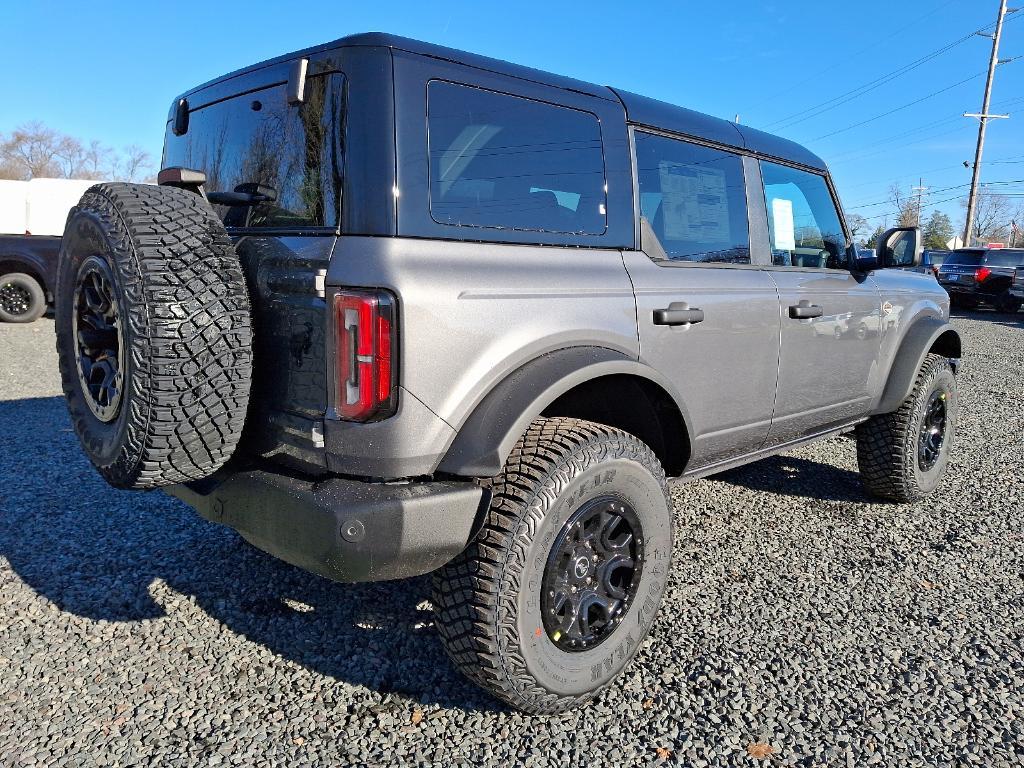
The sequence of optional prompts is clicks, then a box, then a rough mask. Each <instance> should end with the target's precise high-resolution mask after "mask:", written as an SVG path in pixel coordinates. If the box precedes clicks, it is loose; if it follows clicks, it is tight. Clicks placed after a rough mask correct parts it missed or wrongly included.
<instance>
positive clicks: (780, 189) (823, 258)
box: [761, 161, 849, 269]
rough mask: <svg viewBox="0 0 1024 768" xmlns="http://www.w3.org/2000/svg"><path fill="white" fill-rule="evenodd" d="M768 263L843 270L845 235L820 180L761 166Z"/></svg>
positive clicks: (813, 175)
mask: <svg viewBox="0 0 1024 768" xmlns="http://www.w3.org/2000/svg"><path fill="white" fill-rule="evenodd" d="M761 177H762V178H763V180H764V198H765V204H766V206H767V208H768V230H769V234H770V235H771V246H772V263H773V264H775V265H776V266H785V267H816V268H824V269H847V268H848V266H849V259H848V257H847V242H846V234H845V233H844V232H843V226H842V224H841V223H840V220H839V211H838V210H837V209H836V204H835V202H834V201H833V200H832V195H831V194H830V193H829V189H828V184H827V183H826V182H825V178H824V177H823V176H819V175H818V174H816V173H808V172H807V171H801V170H798V169H796V168H790V167H788V166H785V165H778V164H777V163H769V162H763V161H762V163H761Z"/></svg>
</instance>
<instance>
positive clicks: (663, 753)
mask: <svg viewBox="0 0 1024 768" xmlns="http://www.w3.org/2000/svg"><path fill="white" fill-rule="evenodd" d="M654 751H655V753H656V754H657V755H658V757H660V758H661V759H662V760H668V759H669V758H670V757H672V750H671V749H665V747H655V748H654Z"/></svg>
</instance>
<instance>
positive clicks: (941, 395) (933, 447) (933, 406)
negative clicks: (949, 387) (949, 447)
mask: <svg viewBox="0 0 1024 768" xmlns="http://www.w3.org/2000/svg"><path fill="white" fill-rule="evenodd" d="M946 396H947V395H946V392H945V391H944V390H936V391H935V392H932V394H931V396H930V397H929V398H928V405H927V406H925V410H924V419H922V421H921V431H920V434H919V437H918V441H917V464H918V466H919V467H921V469H922V470H923V471H925V472H927V471H928V470H929V469H931V468H932V467H934V466H935V463H936V462H937V461H938V460H939V455H940V454H941V453H942V446H943V444H944V443H945V442H946V427H947V425H948V411H947V409H946Z"/></svg>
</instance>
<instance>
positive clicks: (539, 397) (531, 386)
mask: <svg viewBox="0 0 1024 768" xmlns="http://www.w3.org/2000/svg"><path fill="white" fill-rule="evenodd" d="M613 374H629V375H633V376H638V377H640V378H644V379H648V380H649V381H651V382H653V383H654V384H657V385H658V386H659V387H661V388H662V389H663V390H665V391H666V392H667V393H668V394H669V396H670V397H671V398H672V399H673V401H675V404H676V406H677V407H678V408H679V412H680V414H681V415H682V417H683V423H684V425H685V426H686V430H687V434H688V436H691V437H690V438H689V439H690V440H691V445H690V449H691V451H692V448H693V446H692V434H693V433H692V431H691V422H690V418H689V414H688V413H687V411H686V408H685V406H684V405H683V402H682V399H681V398H680V397H679V396H678V393H677V392H676V391H675V388H674V387H673V386H672V384H671V383H670V382H669V381H668V380H667V379H665V377H663V376H662V375H661V374H659V373H658V372H657V371H656V370H654V369H653V368H651V367H650V366H647V365H644V364H643V363H640V362H638V361H637V360H636V359H635V358H633V357H629V356H628V355H626V354H624V353H622V352H619V351H616V350H613V349H607V348H604V347H590V346H588V347H571V348H568V349H559V350H555V351H553V352H548V353H546V354H544V355H541V356H540V357H537V358H534V359H533V360H531V361H530V362H528V363H526V364H524V365H522V366H521V367H519V368H518V369H516V370H515V371H513V372H512V373H511V374H509V375H508V376H507V377H506V378H505V379H503V380H502V381H501V382H499V383H498V384H497V385H496V386H495V387H493V388H492V389H491V391H490V392H488V393H487V395H485V396H484V398H483V399H482V400H481V401H480V403H479V404H478V405H477V406H476V408H475V409H474V410H473V412H472V413H471V414H470V415H469V418H467V419H466V421H465V422H464V423H463V424H462V426H461V427H460V428H459V430H458V434H457V435H456V436H455V439H454V440H453V442H452V444H451V445H450V446H449V448H448V451H447V452H446V453H445V455H444V457H443V458H442V459H441V462H440V464H439V465H438V470H439V471H441V472H447V473H450V474H453V475H460V476H464V477H492V476H494V475H496V474H498V472H500V471H501V468H502V466H503V465H504V463H505V460H506V459H507V458H508V456H509V454H510V453H511V452H512V448H513V446H515V444H516V441H517V440H518V439H519V438H520V437H521V436H522V435H523V434H524V433H525V432H526V428H527V427H528V426H529V425H530V423H531V422H532V421H533V420H534V419H536V418H537V417H538V416H540V415H541V413H543V412H544V409H545V408H547V407H548V406H549V405H550V404H551V403H553V402H554V401H555V400H556V399H558V397H560V396H561V395H563V394H565V393H566V392H568V391H569V390H570V389H572V388H573V387H576V386H577V385H579V384H583V383H584V382H587V381H590V380H592V379H597V378H600V377H602V376H608V375H613Z"/></svg>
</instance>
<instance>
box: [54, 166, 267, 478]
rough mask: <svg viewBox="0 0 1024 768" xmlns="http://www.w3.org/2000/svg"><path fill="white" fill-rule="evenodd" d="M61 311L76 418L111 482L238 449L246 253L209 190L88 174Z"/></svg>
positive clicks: (246, 332)
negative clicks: (207, 196) (108, 180)
mask: <svg viewBox="0 0 1024 768" xmlns="http://www.w3.org/2000/svg"><path fill="white" fill-rule="evenodd" d="M54 311H55V318H56V330H57V352H58V354H59V357H60V373H61V381H62V384H63V388H64V394H65V396H66V397H67V403H68V410H69V411H70V414H71V420H72V422H73V424H74V428H75V432H76V433H77V434H78V438H79V440H80V441H81V443H82V448H83V449H84V450H85V453H86V455H87V456H88V457H89V460H90V461H91V462H92V463H93V465H94V466H95V467H96V468H97V469H98V470H99V471H100V473H101V474H102V475H103V477H104V478H106V480H107V481H108V482H109V483H110V484H111V485H113V486H116V487H118V488H156V487H159V486H163V485H170V484H173V483H181V482H186V481H189V480H198V479H201V478H204V477H207V476H208V475H210V474H212V473H213V472H215V471H216V470H217V469H219V468H220V467H221V466H222V465H223V464H224V462H226V461H227V460H228V458H230V456H231V454H232V452H233V451H234V449H235V446H236V445H237V444H238V440H239V437H240V436H241V434H242V426H243V423H244V421H245V412H246V408H247V406H248V402H249V386H250V381H251V379H252V327H251V322H252V321H251V316H250V310H249V296H248V292H247V290H246V285H245V278H244V276H243V273H242V268H241V265H240V263H239V260H238V255H237V254H236V253H235V249H234V246H233V245H232V243H231V240H230V239H229V238H228V236H227V233H226V232H225V230H224V227H223V225H222V224H221V222H220V220H219V219H218V218H217V216H216V215H215V214H214V212H213V210H212V209H211V208H210V206H209V204H208V203H207V202H206V201H205V200H204V199H203V198H202V197H200V196H199V195H196V194H193V193H191V192H187V191H185V190H182V189H177V188H173V187H156V186H150V185H143V184H97V185H96V186H94V187H91V188H90V189H89V190H88V191H87V192H86V193H85V194H84V195H83V196H82V199H81V201H80V202H79V203H78V205H77V206H76V207H75V208H73V209H72V210H71V213H70V215H69V216H68V222H67V226H66V227H65V232H64V238H63V240H62V242H61V254H60V266H59V269H58V279H57V295H56V302H55V307H54Z"/></svg>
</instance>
